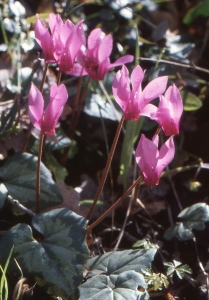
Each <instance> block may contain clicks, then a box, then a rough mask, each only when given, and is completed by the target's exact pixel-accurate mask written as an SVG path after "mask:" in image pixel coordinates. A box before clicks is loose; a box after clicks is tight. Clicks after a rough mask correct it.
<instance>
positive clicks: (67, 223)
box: [0, 208, 89, 300]
mask: <svg viewBox="0 0 209 300" xmlns="http://www.w3.org/2000/svg"><path fill="white" fill-rule="evenodd" d="M86 222H87V221H86V219H84V218H83V217H81V216H78V215H77V214H75V213H73V212H72V211H70V210H68V209H66V208H63V209H55V210H52V211H50V212H48V213H42V214H38V215H35V216H34V217H33V220H32V226H33V228H34V229H36V230H37V231H38V232H39V233H40V234H41V235H42V236H43V239H42V240H41V241H40V242H38V241H37V240H35V239H34V237H33V235H32V228H31V227H30V226H29V225H26V224H18V225H16V226H14V227H13V228H11V229H9V230H8V231H7V232H6V233H5V234H3V235H2V237H1V239H0V257H1V259H2V261H4V260H5V257H6V256H7V255H8V253H9V250H10V249H11V246H12V245H14V253H13V257H15V258H16V259H17V261H18V263H19V265H20V267H21V269H22V272H23V274H24V276H32V277H33V278H34V279H35V280H36V282H37V284H38V285H40V286H43V288H44V289H45V290H46V291H47V292H48V293H49V294H52V295H59V296H60V297H63V298H65V299H69V300H74V299H77V297H78V286H79V285H80V284H81V282H82V279H83V270H84V264H85V263H86V260H87V258H88V257H89V251H88V247H87V245H86V242H85V228H86ZM11 268H13V269H14V264H13V265H12V266H11ZM9 271H10V272H11V271H12V270H9Z"/></svg>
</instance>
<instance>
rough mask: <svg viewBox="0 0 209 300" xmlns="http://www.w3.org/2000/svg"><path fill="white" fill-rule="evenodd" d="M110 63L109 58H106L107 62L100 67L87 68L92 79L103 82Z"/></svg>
mask: <svg viewBox="0 0 209 300" xmlns="http://www.w3.org/2000/svg"><path fill="white" fill-rule="evenodd" d="M109 63H110V59H109V57H107V58H106V60H105V61H103V62H102V63H100V64H99V65H98V66H95V67H94V65H92V66H91V65H90V67H87V66H86V71H87V72H88V74H89V75H90V77H91V78H92V79H94V80H103V79H104V77H105V74H106V73H107V72H108V65H109Z"/></svg>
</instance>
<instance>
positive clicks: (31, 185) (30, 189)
mask: <svg viewBox="0 0 209 300" xmlns="http://www.w3.org/2000/svg"><path fill="white" fill-rule="evenodd" d="M36 166H37V157H35V156H33V155H31V154H28V153H23V154H15V155H14V156H13V157H12V158H10V159H9V160H7V161H6V163H5V164H4V166H3V167H2V168H0V178H1V181H2V182H3V184H4V185H5V187H6V189H7V190H8V194H9V195H11V196H12V197H13V198H15V199H17V200H19V201H20V203H21V204H23V205H24V206H26V207H27V208H30V209H34V208H35V207H36V201H35V199H36ZM61 202H62V196H61V194H60V191H59V189H58V187H57V186H56V184H55V183H54V181H53V180H52V176H51V173H50V172H49V170H48V169H47V168H46V167H45V166H44V164H41V208H45V207H49V206H54V205H56V204H60V203H61Z"/></svg>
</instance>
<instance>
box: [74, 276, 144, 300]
mask: <svg viewBox="0 0 209 300" xmlns="http://www.w3.org/2000/svg"><path fill="white" fill-rule="evenodd" d="M142 286H143V287H144V286H146V283H145V280H144V276H143V275H141V274H139V273H137V272H135V271H125V272H122V273H121V274H120V275H118V276H117V279H116V280H112V278H111V276H105V275H97V276H95V277H93V278H90V279H88V280H87V281H86V282H85V283H84V284H82V285H81V286H80V287H79V290H80V298H79V300H98V299H105V300H124V299H128V300H140V299H141V300H142V299H146V298H145V297H146V295H147V293H146V292H139V291H138V287H142Z"/></svg>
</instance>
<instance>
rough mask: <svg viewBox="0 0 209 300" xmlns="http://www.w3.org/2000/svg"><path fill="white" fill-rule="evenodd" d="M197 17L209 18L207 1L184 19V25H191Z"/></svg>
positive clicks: (191, 10)
mask: <svg viewBox="0 0 209 300" xmlns="http://www.w3.org/2000/svg"><path fill="white" fill-rule="evenodd" d="M197 17H209V1H208V0H205V1H202V2H200V3H199V4H198V5H196V6H195V7H193V8H192V9H190V10H189V11H188V13H187V14H186V15H185V17H184V19H183V23H184V24H187V25H189V24H191V23H192V21H194V20H195V19H196V18H197Z"/></svg>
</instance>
